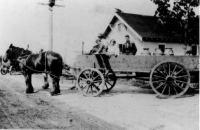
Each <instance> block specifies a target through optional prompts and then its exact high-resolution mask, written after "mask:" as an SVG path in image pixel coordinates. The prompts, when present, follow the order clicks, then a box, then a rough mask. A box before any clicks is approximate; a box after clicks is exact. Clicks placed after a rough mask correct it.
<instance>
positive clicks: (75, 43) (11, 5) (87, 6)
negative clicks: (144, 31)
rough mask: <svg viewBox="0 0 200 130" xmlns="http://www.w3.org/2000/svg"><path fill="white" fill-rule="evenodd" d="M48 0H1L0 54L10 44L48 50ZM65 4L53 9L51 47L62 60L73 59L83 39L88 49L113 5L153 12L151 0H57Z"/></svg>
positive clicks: (109, 18)
mask: <svg viewBox="0 0 200 130" xmlns="http://www.w3.org/2000/svg"><path fill="white" fill-rule="evenodd" d="M38 3H48V0H0V9H1V11H0V55H2V54H4V53H5V51H6V49H7V48H8V47H9V45H10V44H11V43H13V45H14V46H18V47H22V48H26V47H27V45H28V44H29V49H30V50H32V51H33V52H38V51H39V50H40V49H41V48H43V49H44V50H48V44H49V37H50V35H49V32H50V11H49V8H48V6H46V5H40V4H38ZM56 4H58V5H64V6H65V7H54V8H53V50H54V51H56V52H58V53H60V54H61V55H62V56H63V57H64V59H68V61H70V59H72V58H73V59H74V55H75V52H77V51H81V47H82V42H84V47H85V50H86V51H88V50H89V49H91V48H92V46H93V45H94V44H95V42H94V40H95V39H96V37H97V35H98V34H99V33H102V32H104V30H105V29H106V27H107V25H108V23H109V22H110V20H111V19H112V17H113V15H114V13H115V8H118V9H121V10H122V11H123V12H125V13H134V14H142V15H154V12H155V10H156V5H154V4H153V2H152V1H151V0H57V1H56Z"/></svg>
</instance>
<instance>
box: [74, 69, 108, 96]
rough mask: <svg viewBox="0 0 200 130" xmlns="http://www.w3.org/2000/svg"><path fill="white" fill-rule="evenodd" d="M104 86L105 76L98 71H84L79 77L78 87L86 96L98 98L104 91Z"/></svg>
mask: <svg viewBox="0 0 200 130" xmlns="http://www.w3.org/2000/svg"><path fill="white" fill-rule="evenodd" d="M104 85H105V79H104V76H103V74H102V73H101V72H100V71H99V70H97V69H94V68H89V69H84V70H83V71H82V72H81V73H80V74H79V75H78V76H77V87H78V89H79V91H80V92H81V93H83V94H84V95H86V96H98V95H99V94H100V93H101V92H102V91H103V89H104Z"/></svg>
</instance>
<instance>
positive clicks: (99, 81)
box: [93, 80, 102, 83]
mask: <svg viewBox="0 0 200 130" xmlns="http://www.w3.org/2000/svg"><path fill="white" fill-rule="evenodd" d="M101 82H102V80H95V81H93V83H101Z"/></svg>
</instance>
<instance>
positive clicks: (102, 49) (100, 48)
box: [89, 39, 107, 55]
mask: <svg viewBox="0 0 200 130" xmlns="http://www.w3.org/2000/svg"><path fill="white" fill-rule="evenodd" d="M96 43H97V45H95V46H94V47H93V48H92V50H91V51H90V53H89V54H90V55H92V54H102V53H105V52H106V50H107V48H106V46H105V45H104V44H103V43H101V39H97V40H96Z"/></svg>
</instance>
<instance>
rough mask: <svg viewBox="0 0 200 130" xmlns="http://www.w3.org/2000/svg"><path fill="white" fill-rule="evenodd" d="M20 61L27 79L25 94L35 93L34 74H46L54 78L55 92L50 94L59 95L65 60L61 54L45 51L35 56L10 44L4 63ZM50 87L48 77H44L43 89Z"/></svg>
mask: <svg viewBox="0 0 200 130" xmlns="http://www.w3.org/2000/svg"><path fill="white" fill-rule="evenodd" d="M8 60H10V61H11V62H15V61H18V62H19V66H20V69H21V71H22V74H23V75H24V77H25V83H26V90H25V93H34V88H33V86H32V82H31V80H32V78H31V77H32V74H34V73H46V74H49V75H50V77H51V78H52V84H53V90H52V91H51V92H50V94H51V95H52V96H53V95H57V94H59V93H60V85H59V81H60V76H61V75H62V69H63V59H62V57H61V55H60V54H58V53H56V52H53V51H44V52H41V53H39V54H33V53H32V52H31V51H30V50H28V49H26V50H25V49H23V48H20V47H15V46H13V45H12V44H10V46H9V48H8V49H7V50H6V53H5V55H4V57H3V61H5V62H6V61H8ZM48 87H49V84H48V81H47V77H44V85H43V86H42V88H43V89H47V88H48Z"/></svg>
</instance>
